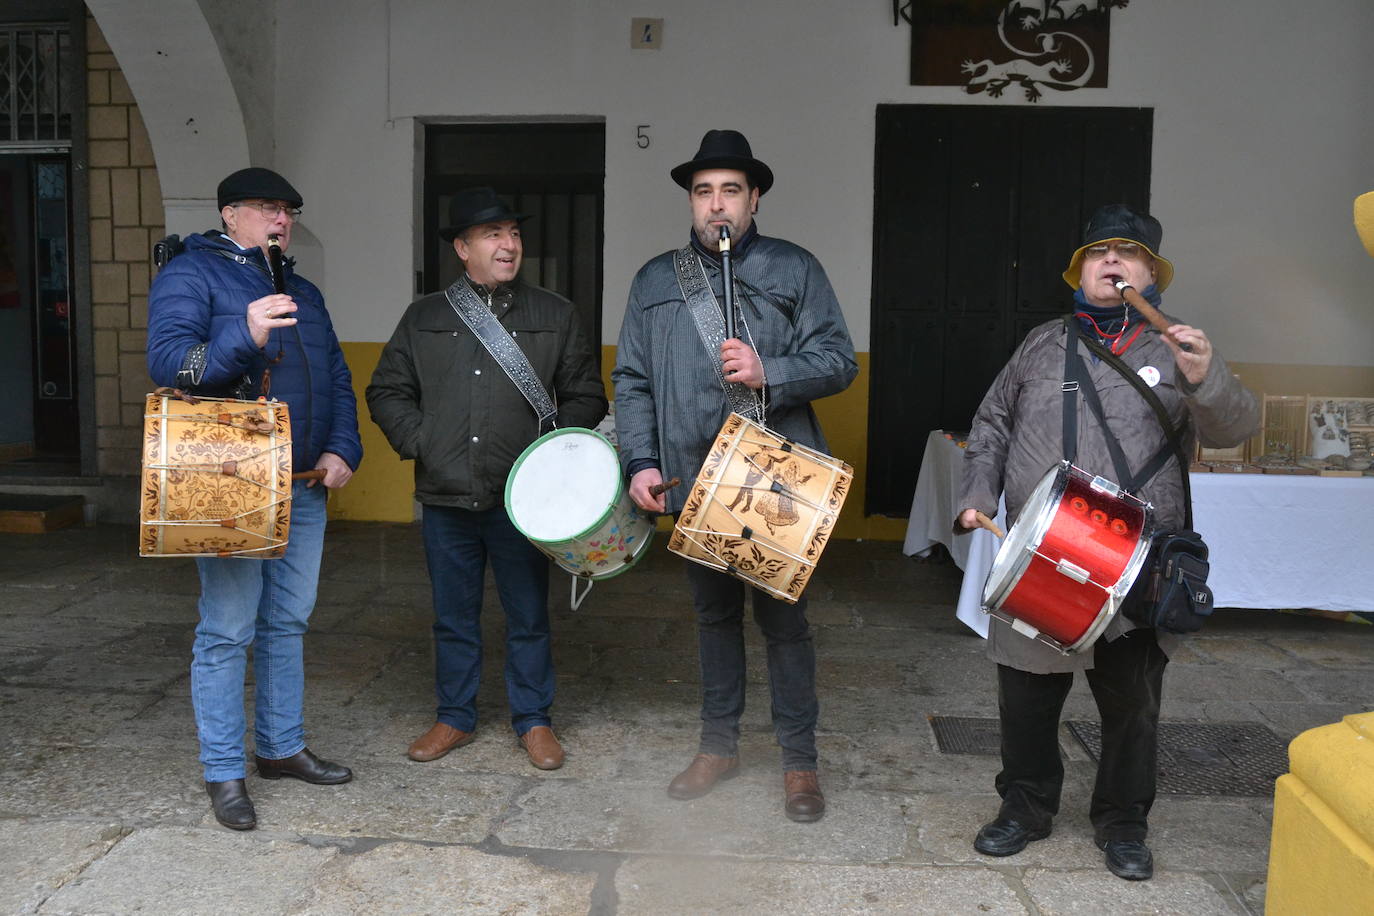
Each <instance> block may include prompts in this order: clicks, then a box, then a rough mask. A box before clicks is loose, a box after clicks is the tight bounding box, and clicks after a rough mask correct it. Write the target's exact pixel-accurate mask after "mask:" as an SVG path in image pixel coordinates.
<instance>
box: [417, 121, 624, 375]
mask: <svg viewBox="0 0 1374 916" xmlns="http://www.w3.org/2000/svg"><path fill="white" fill-rule="evenodd" d="M605 163H606V128H605V125H604V124H602V123H601V122H581V123H573V124H556V123H545V122H539V123H532V124H531V123H501V124H446V125H431V126H429V128H428V129H427V130H426V132H425V226H424V233H425V270H424V276H423V278H422V280H421V282H419V283H418V284H417V290H416V292H424V293H432V292H437V291H438V290H441V289H445V288H447V287H448V285H449V284H451V283H452V282H453V281H454V280H455V279H457V277H458V276H459V274H460V273H461V272H462V265H461V263H460V262H459V260H458V256H457V254H455V253H454V251H453V244H452V243H451V242H445V241H443V240H442V239H440V238H439V227H440V226H443V225H447V222H448V206H449V201H450V200H451V199H452V197H453V195H454V194H455V193H456V192H457V191H459V190H462V189H463V188H470V187H477V186H483V185H485V186H488V187H491V188H493V189H494V190H495V191H496V193H497V194H498V195H499V196H500V197H501V198H502V199H503V200H504V201H505V202H506V203H507V204H508V205H509V206H511V207H512V208H514V209H515V210H516V211H517V212H519V213H524V214H527V215H528V216H529V219H527V220H526V221H525V222H523V223H522V224H521V227H520V228H521V237H522V241H523V243H524V244H523V248H524V258H523V262H522V265H521V268H520V275H521V276H522V277H523V278H524V279H525V280H527V281H528V282H530V283H535V284H538V285H539V286H543V287H545V288H547V289H551V290H553V291H554V292H556V293H558V294H559V295H562V296H566V297H567V298H568V299H571V300H572V302H573V304H574V305H575V306H577V312H578V315H579V317H580V318H581V320H582V329H583V332H584V333H585V334H586V336H587V340H589V341H590V342H591V344H592V352H593V354H595V356H596V358H597V361H598V363H599V362H600V359H601V346H600V342H601V275H602V261H601V254H602V248H603V246H602V238H603V231H602V223H603V218H604V211H605V191H604V184H605V174H606V166H605Z"/></svg>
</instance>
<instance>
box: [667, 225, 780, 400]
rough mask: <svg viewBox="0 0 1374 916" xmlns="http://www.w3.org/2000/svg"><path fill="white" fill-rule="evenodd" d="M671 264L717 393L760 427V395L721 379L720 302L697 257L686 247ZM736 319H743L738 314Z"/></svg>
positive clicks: (722, 333)
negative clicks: (721, 393)
mask: <svg viewBox="0 0 1374 916" xmlns="http://www.w3.org/2000/svg"><path fill="white" fill-rule="evenodd" d="M673 263H674V265H675V266H676V268H677V284H678V287H679V288H681V290H682V298H683V300H685V301H686V303H687V311H688V312H690V313H691V315H692V320H693V321H694V322H696V326H697V333H698V334H699V335H701V345H702V346H703V347H705V348H706V359H707V361H708V362H709V363H710V364H711V366H712V367H713V368H714V369H715V370H716V381H718V382H720V387H721V390H722V391H724V392H725V400H726V401H727V402H728V403H729V405H730V410H732V411H733V412H734V413H737V414H739V415H740V416H742V417H747V418H748V419H750V420H753V421H754V422H755V423H758V424H760V425H762V424H763V422H764V420H763V414H764V406H763V397H762V395H761V394H760V393H759V392H757V391H755V390H754V389H752V388H750V387H749V386H748V385H745V384H743V383H741V382H727V381H726V380H725V369H724V368H723V367H722V366H721V364H720V345H721V344H723V343H725V317H724V313H723V312H722V310H721V306H720V303H719V302H717V301H716V294H715V292H714V291H713V290H712V289H711V284H710V282H709V281H708V280H707V279H706V269H705V268H704V267H702V264H701V258H700V257H699V256H698V255H697V253H696V252H695V251H693V250H692V246H691V245H687V246H684V247H682V248H680V249H678V250H677V252H675V253H674V255H673ZM738 285H739V284H736V295H735V301H736V302H739V299H740V297H739V295H738ZM740 317H741V319H742V318H743V317H744V316H743V314H742V313H741V315H740ZM744 328H745V333H748V326H747V325H744Z"/></svg>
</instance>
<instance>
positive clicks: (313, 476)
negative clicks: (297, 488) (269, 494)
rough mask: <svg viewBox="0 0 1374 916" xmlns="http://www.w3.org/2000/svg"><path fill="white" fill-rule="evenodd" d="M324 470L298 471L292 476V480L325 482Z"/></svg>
mask: <svg viewBox="0 0 1374 916" xmlns="http://www.w3.org/2000/svg"><path fill="white" fill-rule="evenodd" d="M325 473H326V472H325V469H324V468H311V469H310V470H308V471H297V472H296V473H295V474H292V475H291V479H292V480H324V475H325Z"/></svg>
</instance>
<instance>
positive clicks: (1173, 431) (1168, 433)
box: [1064, 315, 1193, 528]
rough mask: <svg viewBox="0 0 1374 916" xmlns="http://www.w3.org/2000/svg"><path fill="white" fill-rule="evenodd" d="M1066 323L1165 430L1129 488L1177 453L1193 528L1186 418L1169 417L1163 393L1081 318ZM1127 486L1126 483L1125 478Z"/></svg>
mask: <svg viewBox="0 0 1374 916" xmlns="http://www.w3.org/2000/svg"><path fill="white" fill-rule="evenodd" d="M1064 325H1065V330H1066V331H1072V332H1076V333H1069V334H1068V335H1067V337H1068V338H1073V337H1075V336H1076V337H1078V338H1081V339H1082V341H1083V343H1084V345H1086V346H1087V348H1088V349H1089V350H1090V351H1091V352H1092V353H1093V355H1095V356H1097V357H1098V358H1099V359H1101V360H1102V361H1103V362H1104V363H1106V364H1107V365H1109V366H1111V367H1112V368H1113V369H1115V370H1116V371H1117V372H1118V373H1120V375H1121V377H1122V378H1124V379H1125V380H1126V382H1127V383H1128V384H1129V385H1130V386H1131V387H1132V388H1134V389H1135V390H1136V391H1137V392H1138V393H1139V394H1140V396H1141V397H1142V398H1144V399H1145V403H1147V404H1149V405H1150V408H1151V409H1152V410H1153V411H1154V413H1155V418H1156V419H1157V420H1158V421H1159V425H1160V427H1161V428H1162V429H1163V430H1164V436H1165V440H1166V441H1165V443H1164V444H1163V445H1162V446H1160V449H1159V451H1157V452H1156V453H1155V454H1154V457H1152V458H1151V459H1150V460H1149V461H1148V462H1146V464H1145V467H1143V468H1142V469H1141V471H1140V473H1139V474H1137V475H1136V479H1135V480H1133V481H1131V483H1132V484H1133V486H1128V487H1127V489H1128V490H1132V491H1134V490H1135V489H1136V487H1139V486H1144V484H1145V483H1146V482H1147V481H1149V480H1150V478H1152V477H1153V476H1154V475H1155V474H1157V473H1159V470H1160V469H1161V468H1162V467H1164V465H1165V463H1167V462H1168V460H1169V456H1170V455H1173V456H1174V458H1176V459H1177V461H1178V472H1179V476H1180V477H1181V478H1182V482H1183V516H1184V525H1185V527H1187V528H1192V527H1193V489H1192V485H1191V480H1190V479H1189V477H1188V464H1189V461H1188V456H1187V454H1186V453H1185V452H1184V450H1183V437H1184V433H1185V431H1186V429H1187V424H1186V422H1185V424H1184V426H1183V427H1181V428H1180V427H1175V426H1174V424H1173V421H1172V420H1170V419H1169V412H1168V411H1167V410H1165V409H1164V403H1163V402H1162V401H1160V399H1159V395H1157V394H1155V393H1154V392H1153V391H1151V390H1150V387H1149V386H1148V385H1146V384H1145V380H1144V379H1142V378H1141V377H1140V376H1139V375H1138V374H1137V373H1136V372H1134V371H1132V370H1131V367H1130V366H1128V365H1126V364H1125V363H1124V362H1122V360H1121V358H1120V357H1118V356H1117V355H1116V354H1115V353H1113V352H1112V351H1111V350H1108V349H1107V348H1106V347H1104V346H1102V344H1100V343H1098V342H1097V341H1095V340H1093V339H1092V338H1091V337H1088V336H1087V335H1086V334H1084V333H1083V331H1082V328H1080V327H1079V326H1078V322H1077V321H1076V320H1074V317H1073V316H1072V315H1069V316H1067V317H1066V318H1065V320H1064ZM1069 344H1070V340H1069V339H1066V340H1065V344H1064V345H1065V347H1068V348H1070V349H1073V350H1075V351H1077V349H1078V348H1077V347H1069ZM1089 387H1091V386H1089ZM1096 393H1097V392H1096V390H1095V389H1094V391H1093V394H1094V395H1096ZM1091 406H1092V404H1091V402H1090V403H1089V407H1091ZM1098 422H1100V423H1102V427H1103V429H1104V430H1107V424H1106V422H1105V420H1103V418H1102V416H1101V414H1100V413H1099V414H1098ZM1106 435H1107V439H1108V441H1109V443H1110V441H1111V440H1112V438H1113V437H1112V435H1111V434H1110V431H1107V433H1106ZM1123 486H1125V483H1124V482H1123Z"/></svg>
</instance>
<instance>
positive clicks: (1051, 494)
mask: <svg viewBox="0 0 1374 916" xmlns="http://www.w3.org/2000/svg"><path fill="white" fill-rule="evenodd" d="M1153 535H1154V510H1153V508H1152V507H1151V506H1150V504H1149V503H1146V502H1142V501H1141V500H1139V499H1137V498H1136V497H1134V496H1132V495H1130V494H1129V493H1126V492H1125V491H1123V490H1122V489H1121V488H1120V487H1119V486H1117V485H1116V484H1115V483H1112V482H1111V481H1110V480H1107V479H1105V478H1102V477H1094V476H1093V475H1091V474H1088V473H1087V472H1085V471H1083V470H1081V469H1079V468H1076V467H1074V466H1073V465H1071V464H1069V463H1068V462H1067V461H1062V462H1060V463H1059V464H1057V465H1055V466H1054V467H1052V468H1050V469H1049V471H1047V472H1046V473H1045V476H1044V477H1042V478H1041V479H1040V483H1039V484H1037V485H1036V487H1035V490H1034V491H1032V493H1031V496H1030V499H1029V500H1027V501H1026V505H1025V508H1023V509H1022V510H1021V515H1020V517H1019V518H1017V520H1016V524H1015V525H1013V526H1012V529H1011V531H1010V532H1008V533H1007V537H1006V539H1005V540H1003V541H1002V546H1001V548H1000V549H999V550H998V551H997V558H996V559H995V560H993V564H992V571H991V572H990V573H989V574H988V581H987V584H986V585H984V587H983V609H984V610H985V611H987V612H988V613H989V614H991V615H992V616H994V617H997V618H998V619H1000V620H1002V621H1004V622H1006V623H1008V624H1010V625H1011V627H1012V629H1014V630H1016V631H1017V632H1018V633H1021V634H1022V635H1024V636H1027V637H1029V638H1031V639H1038V640H1040V641H1041V642H1044V643H1046V644H1047V645H1049V646H1052V647H1053V648H1055V649H1057V650H1059V651H1060V652H1062V653H1064V654H1065V655H1068V654H1071V653H1074V652H1081V651H1083V650H1084V649H1087V648H1088V647H1089V646H1091V645H1092V644H1093V642H1094V641H1096V640H1097V638H1098V637H1099V636H1101V635H1102V633H1103V631H1104V630H1106V628H1107V624H1109V623H1110V622H1111V620H1112V618H1113V617H1114V616H1116V613H1117V611H1118V610H1120V608H1121V603H1122V602H1123V601H1124V600H1125V598H1126V594H1127V592H1129V591H1130V590H1131V586H1132V585H1133V584H1134V583H1135V580H1136V577H1137V576H1138V575H1139V574H1140V570H1141V569H1142V568H1143V567H1144V565H1145V560H1146V556H1147V554H1148V553H1149V549H1150V539H1151V538H1152V537H1153Z"/></svg>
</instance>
